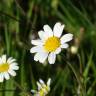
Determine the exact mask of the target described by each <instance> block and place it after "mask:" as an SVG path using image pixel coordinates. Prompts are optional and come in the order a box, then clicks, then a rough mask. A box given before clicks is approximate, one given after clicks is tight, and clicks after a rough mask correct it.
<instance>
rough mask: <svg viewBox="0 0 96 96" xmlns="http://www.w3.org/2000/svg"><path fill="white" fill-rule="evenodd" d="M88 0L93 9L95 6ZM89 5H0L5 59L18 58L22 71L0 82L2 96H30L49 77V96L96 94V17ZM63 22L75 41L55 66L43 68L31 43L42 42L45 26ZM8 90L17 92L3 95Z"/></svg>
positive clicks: (0, 48) (31, 1)
mask: <svg viewBox="0 0 96 96" xmlns="http://www.w3.org/2000/svg"><path fill="white" fill-rule="evenodd" d="M85 1H86V4H87V6H91V7H92V2H91V1H90V3H89V2H88V0H85ZM94 2H95V0H94ZM86 4H85V3H84V4H83V3H82V1H81V2H79V3H78V4H77V2H76V1H75V0H45V1H43V0H28V1H26V2H24V1H23V0H22V2H21V1H20V2H19V0H1V1H0V55H2V54H7V55H8V56H12V57H14V58H16V59H17V62H18V64H19V66H20V69H19V71H17V76H16V77H14V78H11V79H10V80H8V81H5V82H3V83H0V96H31V93H30V90H31V89H36V88H37V85H36V82H37V81H38V79H39V78H42V79H43V80H44V81H47V79H48V78H49V77H51V78H52V82H51V91H50V93H49V95H48V96H95V95H96V90H95V88H96V60H95V58H96V54H95V53H96V43H95V42H96V39H95V38H96V32H95V31H96V27H95V26H96V18H95V15H94V14H95V10H92V8H91V9H90V7H87V6H86ZM78 5H79V6H78ZM94 6H95V4H94ZM94 6H93V8H94ZM90 10H91V11H90ZM58 21H60V22H62V23H64V24H65V25H66V27H65V30H64V33H66V32H70V33H73V34H74V40H73V41H72V43H71V44H70V48H69V49H68V50H63V51H62V52H61V54H60V55H58V57H57V61H56V63H55V64H54V65H49V64H47V65H46V66H43V65H42V64H39V62H35V61H34V60H33V56H34V54H31V53H30V51H29V50H30V48H31V47H32V45H31V39H32V38H34V37H35V38H37V37H38V35H37V32H38V31H39V30H41V29H42V28H43V25H44V24H48V25H50V26H51V27H53V25H54V24H55V23H56V22H58ZM71 46H76V47H78V52H77V53H76V54H72V53H71V51H70V49H71ZM6 89H9V90H13V91H2V90H6Z"/></svg>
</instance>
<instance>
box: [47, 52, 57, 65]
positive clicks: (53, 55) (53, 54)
mask: <svg viewBox="0 0 96 96" xmlns="http://www.w3.org/2000/svg"><path fill="white" fill-rule="evenodd" d="M55 60H56V54H55V53H53V52H51V53H50V54H49V56H48V61H49V63H50V64H54V63H55Z"/></svg>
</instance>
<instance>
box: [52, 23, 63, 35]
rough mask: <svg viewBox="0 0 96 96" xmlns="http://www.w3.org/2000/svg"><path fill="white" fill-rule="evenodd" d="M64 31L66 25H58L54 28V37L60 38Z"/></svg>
mask: <svg viewBox="0 0 96 96" xmlns="http://www.w3.org/2000/svg"><path fill="white" fill-rule="evenodd" d="M63 29H64V25H61V23H59V22H58V23H56V24H55V25H54V28H53V32H54V36H56V37H60V36H61V35H62V32H63Z"/></svg>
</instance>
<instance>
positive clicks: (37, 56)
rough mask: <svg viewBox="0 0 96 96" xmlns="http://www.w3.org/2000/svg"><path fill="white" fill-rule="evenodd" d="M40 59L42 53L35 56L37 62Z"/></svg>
mask: <svg viewBox="0 0 96 96" xmlns="http://www.w3.org/2000/svg"><path fill="white" fill-rule="evenodd" d="M39 58H40V53H36V54H35V55H34V60H35V61H38V60H39Z"/></svg>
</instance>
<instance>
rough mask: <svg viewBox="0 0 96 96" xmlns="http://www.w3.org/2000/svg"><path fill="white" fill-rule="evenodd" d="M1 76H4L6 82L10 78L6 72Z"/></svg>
mask: <svg viewBox="0 0 96 96" xmlns="http://www.w3.org/2000/svg"><path fill="white" fill-rule="evenodd" d="M3 74H4V77H5V79H6V80H8V79H10V76H9V74H8V73H7V72H4V73H3Z"/></svg>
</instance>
